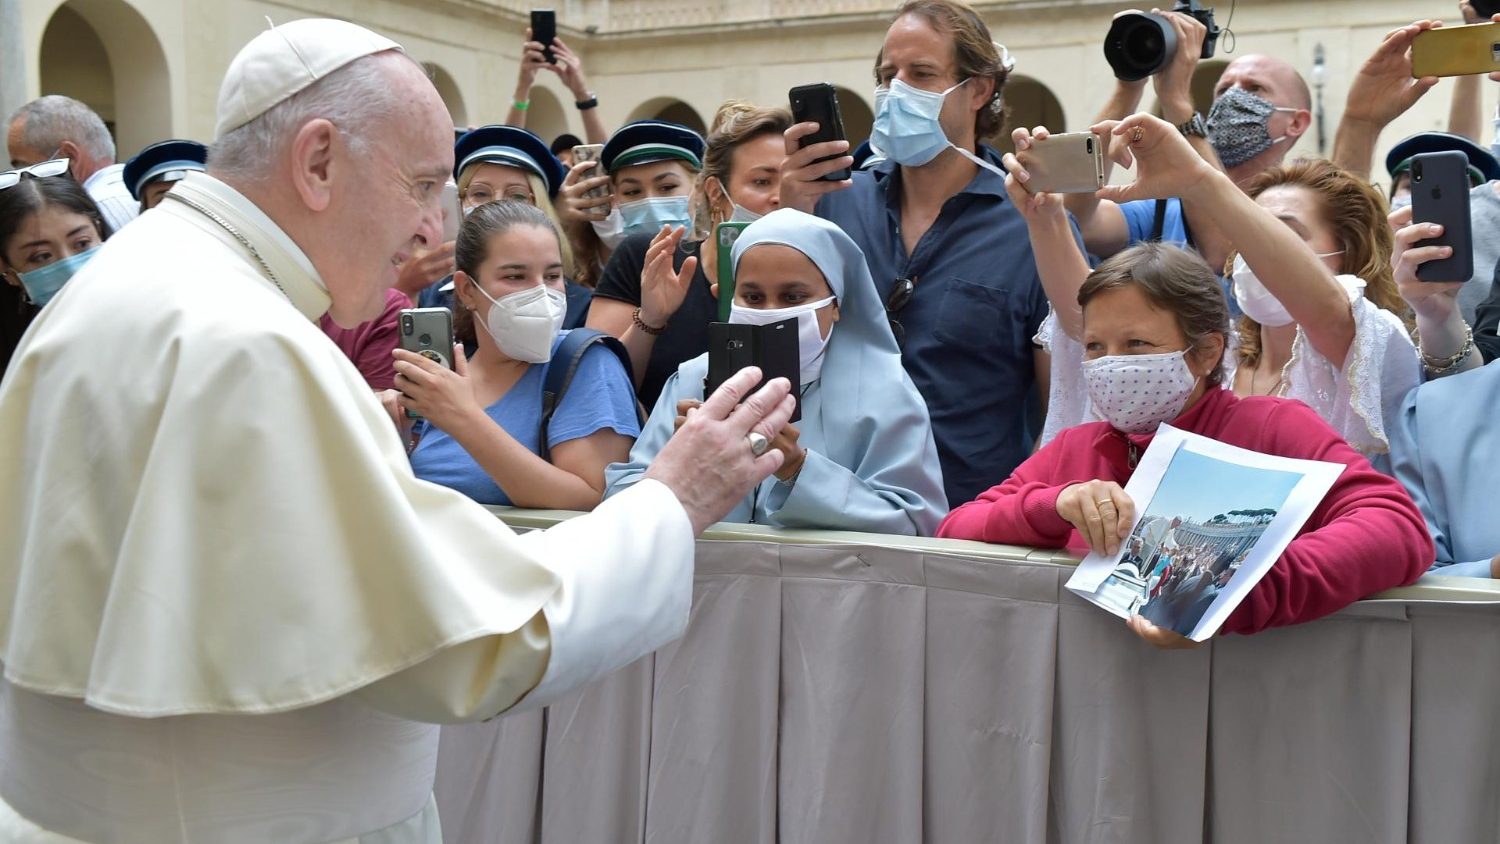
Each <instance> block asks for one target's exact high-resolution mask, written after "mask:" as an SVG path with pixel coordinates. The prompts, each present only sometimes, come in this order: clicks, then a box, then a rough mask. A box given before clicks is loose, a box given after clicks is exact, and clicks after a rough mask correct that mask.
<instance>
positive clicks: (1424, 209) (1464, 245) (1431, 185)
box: [1411, 150, 1474, 281]
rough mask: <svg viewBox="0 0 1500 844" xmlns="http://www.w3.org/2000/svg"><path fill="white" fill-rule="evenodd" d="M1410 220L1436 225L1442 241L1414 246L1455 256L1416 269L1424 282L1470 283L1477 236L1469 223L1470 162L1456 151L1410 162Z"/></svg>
mask: <svg viewBox="0 0 1500 844" xmlns="http://www.w3.org/2000/svg"><path fill="white" fill-rule="evenodd" d="M1411 220H1412V222H1413V223H1437V224H1438V225H1440V226H1442V227H1443V234H1442V235H1441V236H1440V237H1432V238H1428V239H1426V240H1419V241H1417V242H1416V244H1415V246H1419V247H1420V246H1450V247H1452V248H1453V254H1452V255H1450V256H1448V257H1447V258H1444V259H1442V260H1440V261H1428V262H1426V263H1424V264H1422V265H1420V266H1418V267H1417V278H1418V279H1420V280H1422V281H1468V280H1469V279H1470V278H1471V277H1472V276H1473V275H1474V234H1473V230H1472V224H1471V222H1470V219H1469V158H1468V156H1466V155H1464V154H1463V153H1461V152H1458V151H1457V150H1449V151H1447V152H1424V153H1422V154H1421V155H1416V156H1413V157H1412V160H1411Z"/></svg>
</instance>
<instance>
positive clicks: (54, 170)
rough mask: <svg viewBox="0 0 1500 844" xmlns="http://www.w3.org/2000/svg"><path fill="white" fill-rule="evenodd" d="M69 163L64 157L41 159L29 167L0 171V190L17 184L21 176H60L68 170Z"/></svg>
mask: <svg viewBox="0 0 1500 844" xmlns="http://www.w3.org/2000/svg"><path fill="white" fill-rule="evenodd" d="M71 163H72V162H70V161H68V159H66V158H54V159H52V160H51V161H43V162H42V163H41V164H33V165H31V166H30V167H17V168H16V169H14V170H6V171H5V172H4V173H0V190H5V189H7V188H13V187H15V186H16V185H19V184H20V183H21V177H22V176H30V177H32V178H33V179H46V178H49V177H51V176H61V175H62V174H64V173H66V172H68V165H69V164H71Z"/></svg>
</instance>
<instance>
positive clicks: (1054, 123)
mask: <svg viewBox="0 0 1500 844" xmlns="http://www.w3.org/2000/svg"><path fill="white" fill-rule="evenodd" d="M1004 92H1005V107H1006V118H1005V128H1004V130H1002V132H1001V135H1000V137H998V138H995V139H994V140H993V141H992V144H993V146H994V147H995V149H998V150H1000V151H1001V152H1015V144H1013V143H1011V140H1010V133H1011V130H1013V129H1017V128H1020V127H1023V126H1024V127H1025V128H1027V129H1031V128H1034V127H1037V126H1045V127H1047V131H1049V132H1052V133H1054V134H1056V133H1059V132H1066V131H1067V119H1066V117H1065V116H1064V114H1063V108H1062V103H1061V102H1059V101H1058V99H1057V95H1056V94H1054V93H1052V89H1050V88H1048V87H1047V86H1046V85H1045V84H1043V83H1042V82H1040V81H1038V80H1036V79H1033V78H1031V77H1030V76H1012V77H1010V80H1009V81H1008V82H1006V83H1005V88H1004Z"/></svg>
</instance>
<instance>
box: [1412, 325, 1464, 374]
mask: <svg viewBox="0 0 1500 844" xmlns="http://www.w3.org/2000/svg"><path fill="white" fill-rule="evenodd" d="M1421 344H1422V338H1421V337H1420V336H1418V337H1417V352H1418V353H1419V354H1420V355H1421V356H1422V366H1424V367H1426V368H1427V372H1428V374H1430V375H1432V376H1434V377H1438V378H1441V377H1442V376H1444V375H1452V374H1453V373H1454V372H1457V371H1458V368H1459V367H1461V366H1463V364H1464V361H1466V360H1468V359H1469V355H1471V354H1473V352H1474V328H1473V327H1472V326H1470V325H1468V324H1465V325H1464V344H1463V346H1461V347H1459V350H1458V351H1457V352H1456V353H1455V354H1454V355H1453V356H1452V357H1449V358H1439V359H1433V358H1430V357H1428V356H1427V353H1426V352H1423V351H1422V345H1421Z"/></svg>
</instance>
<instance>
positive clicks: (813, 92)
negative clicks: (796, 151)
mask: <svg viewBox="0 0 1500 844" xmlns="http://www.w3.org/2000/svg"><path fill="white" fill-rule="evenodd" d="M788 96H789V97H790V98H791V101H792V122H793V123H816V124H818V131H816V132H814V133H812V134H811V135H808V136H807V137H805V138H803V139H802V140H801V141H799V142H798V145H799V146H803V147H806V146H811V145H813V144H821V143H823V142H824V141H846V140H848V138H846V137H845V136H844V115H843V113H842V112H840V111H839V95H838V92H837V91H835V90H834V89H833V86H832V85H830V84H828V83H827V82H819V83H817V84H816V85H798V86H797V87H796V88H793V89H792V90H791V91H790V92H789V93H788ZM845 155H848V153H842V152H841V153H839V154H838V155H830V156H826V157H824V158H820V159H818V161H815V162H813V163H814V164H816V163H818V162H821V161H829V160H832V159H835V158H842V157H843V156H845ZM848 180H849V168H847V167H845V168H844V169H842V170H835V171H833V172H832V173H829V174H828V175H826V176H824V177H823V181H825V182H844V181H848Z"/></svg>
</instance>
